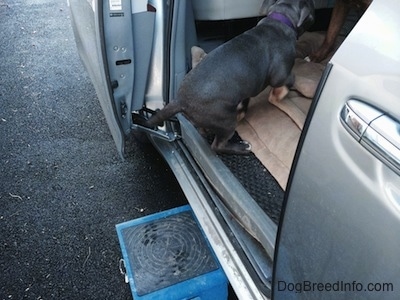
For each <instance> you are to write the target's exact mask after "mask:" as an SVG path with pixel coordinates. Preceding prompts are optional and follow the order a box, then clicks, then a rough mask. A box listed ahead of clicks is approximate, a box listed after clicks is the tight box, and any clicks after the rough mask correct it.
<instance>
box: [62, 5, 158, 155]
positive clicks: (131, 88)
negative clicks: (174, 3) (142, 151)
mask: <svg viewBox="0 0 400 300" xmlns="http://www.w3.org/2000/svg"><path fill="white" fill-rule="evenodd" d="M69 4H70V8H71V16H72V18H73V22H72V24H73V30H74V35H75V40H76V43H77V47H78V50H79V51H78V52H79V54H80V56H81V59H82V62H83V63H84V65H85V67H86V70H87V71H88V73H89V76H90V78H91V80H92V82H93V85H94V87H95V89H96V93H97V96H98V98H99V101H100V104H101V107H102V109H103V111H104V115H105V117H106V120H107V123H108V126H109V128H110V131H111V134H112V136H113V138H114V141H115V143H116V146H117V150H118V152H119V153H120V155H121V156H123V153H124V144H125V136H126V135H127V134H128V133H129V132H130V131H131V127H132V116H131V112H132V111H134V110H138V109H141V108H142V106H143V102H144V93H145V88H146V84H147V78H148V72H149V65H150V58H151V53H152V47H153V35H154V23H155V9H154V8H153V7H151V6H149V5H148V4H147V1H141V0H138V1H130V0H107V1H100V0H69ZM105 83H106V84H105Z"/></svg>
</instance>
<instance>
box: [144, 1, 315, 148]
mask: <svg viewBox="0 0 400 300" xmlns="http://www.w3.org/2000/svg"><path fill="white" fill-rule="evenodd" d="M261 10H262V13H263V14H264V15H266V17H265V18H263V19H261V20H260V21H259V22H258V24H257V26H255V27H253V28H252V29H250V30H248V31H246V32H244V33H242V34H240V35H238V36H236V37H235V38H233V39H231V40H230V41H228V42H226V43H224V44H223V45H221V46H219V47H218V48H216V49H214V50H213V51H211V52H210V53H209V54H207V55H206V56H205V57H204V59H202V60H201V62H200V63H199V64H198V65H197V66H196V67H195V68H193V69H192V70H191V71H190V72H189V73H187V74H186V76H185V78H184V79H183V81H182V84H181V86H180V87H179V90H178V93H177V97H176V99H174V100H173V101H171V102H170V103H169V104H167V105H166V106H165V107H164V108H163V109H161V110H160V111H158V112H157V113H156V114H155V115H153V116H152V117H151V118H150V119H149V120H147V121H146V122H145V126H147V127H155V126H156V125H158V124H161V123H162V122H164V121H165V120H167V119H169V118H170V117H172V116H173V115H175V114H176V113H180V112H181V113H182V114H183V115H184V116H185V117H186V118H187V119H188V120H189V121H190V122H191V123H192V124H193V125H194V126H195V127H197V128H201V129H203V130H206V131H207V132H210V133H213V134H215V137H214V140H213V142H212V145H211V148H212V149H213V150H214V151H216V152H217V153H227V154H248V153H249V152H250V148H249V145H248V144H246V143H234V142H231V141H230V139H231V138H232V136H233V135H234V133H235V129H236V126H237V108H238V106H239V104H240V103H242V102H246V101H248V100H247V99H249V98H250V97H254V96H256V95H258V94H259V93H260V92H261V91H262V90H264V89H265V88H266V87H267V86H268V85H270V86H272V87H274V88H278V89H277V90H278V91H279V92H276V91H275V92H274V91H273V92H272V95H271V96H270V97H274V96H276V95H278V97H279V93H280V89H279V88H281V87H284V86H287V85H288V86H290V85H292V84H293V81H294V78H293V76H292V74H291V70H292V67H293V64H294V60H295V55H296V51H295V44H296V40H297V36H298V35H299V34H301V33H303V32H304V31H305V29H306V28H307V27H308V26H309V25H311V24H312V22H313V20H314V2H313V0H265V1H264V3H263V5H262V8H261Z"/></svg>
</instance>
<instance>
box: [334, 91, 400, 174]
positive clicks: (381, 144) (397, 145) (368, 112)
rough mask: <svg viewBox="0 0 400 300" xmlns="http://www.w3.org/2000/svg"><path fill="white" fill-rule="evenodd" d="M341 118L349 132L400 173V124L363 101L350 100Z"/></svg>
mask: <svg viewBox="0 0 400 300" xmlns="http://www.w3.org/2000/svg"><path fill="white" fill-rule="evenodd" d="M340 118H341V121H342V124H343V126H344V127H345V128H346V129H347V131H348V132H349V133H350V134H351V135H352V136H353V137H354V138H355V139H356V140H357V141H358V142H359V143H360V144H361V145H363V146H364V147H365V148H366V149H368V150H369V151H370V152H371V153H372V154H374V155H375V156H376V157H377V158H378V159H380V160H381V161H382V162H383V163H385V164H386V165H387V166H389V167H390V168H391V169H393V170H394V171H395V172H396V173H399V174H400V122H399V121H398V120H395V119H393V118H391V117H389V116H388V115H386V114H385V113H384V112H382V111H381V110H379V109H377V108H375V107H373V106H371V105H369V104H366V103H365V102H362V101H359V100H354V99H352V100H349V101H347V102H346V105H345V106H344V107H343V109H342V111H341V114H340Z"/></svg>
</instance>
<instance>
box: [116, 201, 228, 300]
mask: <svg viewBox="0 0 400 300" xmlns="http://www.w3.org/2000/svg"><path fill="white" fill-rule="evenodd" d="M116 229H117V234H118V239H119V242H120V245H121V250H122V255H123V260H124V263H125V269H126V275H127V279H128V281H129V284H130V287H131V291H132V296H133V298H134V299H135V300H150V299H151V300H156V299H160V300H182V299H196V300H198V299H199V300H200V299H201V300H208V299H209V300H219V299H221V300H222V299H224V300H226V299H227V298H228V281H227V278H226V276H225V273H224V272H223V270H222V268H221V266H220V265H219V263H218V261H217V259H216V257H215V255H214V253H213V251H212V249H211V248H210V246H209V244H208V241H207V240H206V238H205V236H204V234H203V232H202V230H201V229H200V227H199V225H198V223H197V221H196V219H195V216H194V214H193V212H192V210H191V208H190V206H189V205H185V206H182V207H178V208H174V209H171V210H167V211H164V212H160V213H156V214H153V215H149V216H145V217H142V218H139V219H135V220H132V221H128V222H125V223H121V224H117V225H116Z"/></svg>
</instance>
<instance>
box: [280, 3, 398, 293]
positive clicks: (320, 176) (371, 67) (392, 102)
mask: <svg viewBox="0 0 400 300" xmlns="http://www.w3.org/2000/svg"><path fill="white" fill-rule="evenodd" d="M396 5H398V3H397V1H396V0H385V1H374V2H373V3H372V4H371V7H370V8H369V10H368V11H367V12H366V13H365V15H364V16H363V18H361V20H360V21H359V23H358V24H357V25H356V27H355V28H354V29H353V31H352V32H351V33H350V35H349V36H348V37H347V39H346V40H345V41H344V43H343V45H342V46H341V47H340V48H339V50H338V51H337V52H336V54H335V55H334V57H333V58H332V60H331V69H330V70H329V74H326V82H324V83H322V82H321V83H320V84H321V86H320V88H321V91H320V94H319V95H318V97H316V99H314V101H315V103H314V105H315V107H314V111H313V112H312V113H309V116H308V118H309V119H308V122H309V123H308V129H306V130H304V131H303V136H302V138H303V141H302V145H301V150H300V151H299V152H298V154H297V163H295V167H294V169H293V170H292V172H293V173H292V174H291V182H290V187H289V189H288V194H287V199H286V208H285V212H284V216H283V219H282V220H281V222H282V223H281V224H280V227H279V233H278V242H277V248H276V255H275V268H274V272H275V275H274V285H273V295H274V299H311V298H312V299H314V298H315V299H322V298H323V299H337V298H340V297H348V298H351V299H358V298H362V299H367V298H369V299H376V298H382V299H396V298H397V297H398V291H396V289H398V287H399V286H400V261H399V252H398V250H399V249H400V235H399V228H400V210H399V208H400V206H399V204H400V177H399V173H398V170H397V172H396V170H395V169H396V167H393V166H389V165H388V163H387V162H386V161H384V160H382V158H381V157H380V156H379V155H376V153H374V152H373V151H372V150H371V149H370V148H369V147H368V145H365V143H363V142H362V141H361V143H360V142H359V140H357V139H356V138H355V137H354V136H353V135H352V133H351V132H350V131H349V130H348V129H347V128H346V124H345V123H344V122H343V120H342V117H341V116H342V115H341V112H342V110H343V107H345V106H346V102H348V101H349V100H352V99H355V100H357V101H360V102H362V103H364V104H365V105H366V106H369V107H371V108H372V109H374V110H376V111H380V112H382V113H383V114H387V115H388V116H391V117H392V118H393V120H397V122H398V120H400V109H399V97H400V50H399V49H400V32H399V31H398V28H400V22H399V20H400V19H399V11H398V10H393V7H396ZM327 72H328V71H327ZM377 119H379V116H377V118H375V119H372V120H371V123H370V124H369V125H370V126H373V124H374V122H375V120H377ZM399 128H400V127H398V129H399ZM399 134H400V133H399V131H398V132H397V136H396V134H395V137H394V139H397V142H399V136H400V135H399ZM335 283H337V286H333V284H335ZM290 284H292V289H291V290H290V288H289V285H290ZM296 284H297V286H296ZM312 284H322V285H320V286H319V287H318V286H317V285H312ZM325 284H331V286H329V287H328V288H330V290H328V289H327V288H326V286H325ZM346 284H347V285H346ZM368 284H377V287H386V288H387V289H388V290H387V291H382V290H381V291H369V290H368V289H369V288H370V286H368ZM385 284H387V285H385ZM384 285H385V286H384ZM332 286H333V287H334V288H335V289H336V290H333V289H332ZM293 288H294V289H293ZM392 288H394V291H393V290H392ZM307 289H308V290H307Z"/></svg>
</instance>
